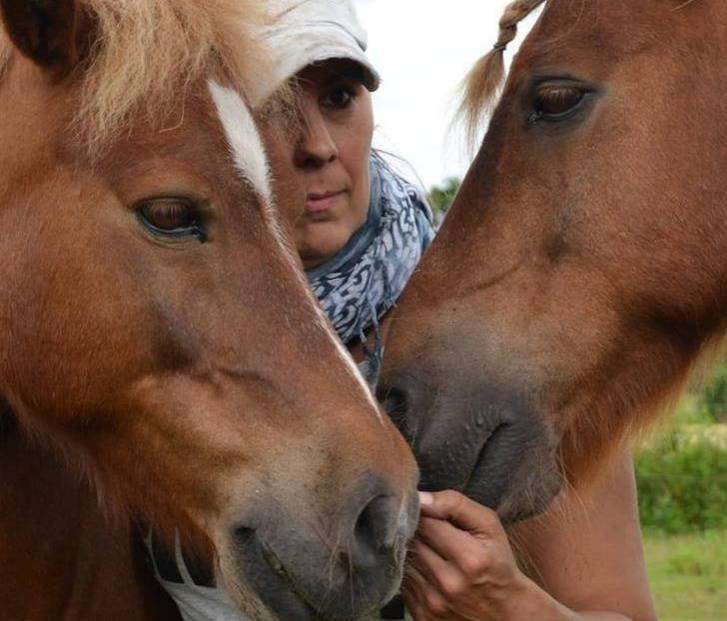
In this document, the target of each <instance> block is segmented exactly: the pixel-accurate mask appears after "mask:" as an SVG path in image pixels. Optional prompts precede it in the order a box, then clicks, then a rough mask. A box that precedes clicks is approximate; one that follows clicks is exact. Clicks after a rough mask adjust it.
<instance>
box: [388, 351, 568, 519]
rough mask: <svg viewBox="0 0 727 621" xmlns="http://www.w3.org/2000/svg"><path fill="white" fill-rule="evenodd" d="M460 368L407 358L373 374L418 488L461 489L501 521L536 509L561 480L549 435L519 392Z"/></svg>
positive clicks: (554, 444) (555, 442)
mask: <svg viewBox="0 0 727 621" xmlns="http://www.w3.org/2000/svg"><path fill="white" fill-rule="evenodd" d="M434 366H435V367H437V366H438V365H434ZM453 368H456V367H453ZM468 375H469V374H468V373H467V372H466V371H463V370H462V369H459V370H457V371H454V370H453V371H452V372H451V373H446V376H445V377H438V376H437V373H436V372H434V371H432V369H431V368H428V369H426V370H425V369H423V368H421V369H419V368H417V364H416V363H414V365H412V366H408V367H406V369H405V370H404V371H393V372H388V373H387V372H386V370H385V372H384V374H383V375H382V377H381V378H380V381H379V387H378V395H379V399H380V400H381V401H382V402H383V403H384V405H385V408H386V410H387V411H388V412H389V415H390V416H391V418H392V420H393V421H394V423H395V424H396V425H397V427H398V428H399V429H400V431H401V432H402V433H403V435H404V436H405V437H406V438H407V440H408V441H409V442H410V444H411V446H412V448H413V450H414V454H415V456H416V458H417V461H418V463H419V467H420V469H421V482H420V488H421V489H423V490H427V491H440V490H445V489H454V490H458V491H461V492H463V493H465V494H466V495H467V496H469V497H471V498H472V499H474V500H475V501H477V502H479V503H480V504H483V505H485V506H487V507H490V508H492V509H494V510H496V511H497V513H498V515H499V516H500V519H501V520H502V521H503V522H505V523H508V522H514V521H518V520H521V519H525V518H526V517H529V516H531V515H534V514H537V513H540V512H542V511H543V510H544V509H545V508H546V507H547V506H548V504H549V502H550V501H551V500H552V498H553V497H554V496H555V495H556V494H557V492H558V491H559V489H560V486H561V479H562V477H561V474H560V468H559V467H558V460H557V447H558V439H557V438H556V434H555V433H554V432H553V430H552V429H551V428H550V426H549V425H548V424H547V423H546V422H545V417H544V416H542V415H541V414H540V413H539V412H538V411H537V410H536V409H535V408H533V407H532V406H531V405H530V404H529V402H528V400H527V399H526V398H525V397H524V394H526V393H525V391H522V390H516V389H511V388H508V387H506V385H505V384H504V383H503V382H502V381H497V380H492V381H487V380H486V379H484V380H483V378H481V377H468Z"/></svg>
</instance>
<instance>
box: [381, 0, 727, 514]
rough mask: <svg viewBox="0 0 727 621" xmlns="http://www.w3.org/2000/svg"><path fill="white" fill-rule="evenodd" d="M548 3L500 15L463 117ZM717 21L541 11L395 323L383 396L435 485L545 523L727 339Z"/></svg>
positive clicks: (486, 97) (699, 13)
mask: <svg viewBox="0 0 727 621" xmlns="http://www.w3.org/2000/svg"><path fill="white" fill-rule="evenodd" d="M541 4H543V2H542V0H525V1H518V2H515V3H513V4H511V5H510V6H509V7H508V9H507V10H506V13H505V15H504V17H503V20H502V22H501V32H500V39H499V40H498V42H497V45H496V46H495V48H494V49H493V50H492V51H491V52H490V53H489V54H488V55H486V56H485V57H484V58H483V59H482V60H481V61H480V62H479V63H478V65H477V66H476V67H475V69H474V70H473V72H472V74H471V75H470V77H469V81H468V85H467V90H466V97H465V102H464V110H465V112H466V113H467V114H468V115H469V118H470V121H471V122H472V123H473V124H476V123H477V122H478V120H479V119H480V117H481V115H482V114H483V112H485V111H486V109H487V105H488V103H489V101H490V99H491V98H492V96H493V95H494V94H495V93H496V91H497V90H498V89H499V87H500V84H501V77H502V73H503V67H502V62H503V61H502V54H503V49H504V47H505V46H506V45H507V43H509V42H510V41H511V40H512V39H513V38H514V36H515V33H516V27H517V23H518V22H519V21H520V20H521V19H523V18H524V17H525V16H527V15H528V14H529V13H530V12H532V11H533V10H534V9H535V8H537V7H538V5H541ZM725 24H727V3H725V2H723V1H722V0H693V1H691V2H685V1H684V0H631V1H626V0H623V1H620V2H613V1H611V0H576V1H574V0H549V1H548V2H547V3H546V4H545V7H544V11H543V13H542V15H541V17H540V19H539V21H538V22H537V24H536V26H535V28H534V29H533V30H532V32H531V33H530V35H529V36H528V38H527V40H526V41H525V42H524V44H523V46H522V48H521V51H520V52H519V54H518V56H517V58H516V60H515V61H514V63H513V66H512V69H511V71H510V74H509V78H508V80H507V82H506V84H505V86H504V90H503V94H502V98H501V100H500V102H499V105H498V106H497V108H496V110H495V111H494V114H493V116H492V118H491V122H490V126H489V130H488V132H487V134H486V136H485V138H484V141H483V143H482V145H481V148H480V151H479V153H478V155H477V157H476V159H475V161H474V163H473V164H472V166H471V168H470V170H469V172H468V174H467V176H466V178H465V180H464V182H463V185H462V187H461V189H460V191H459V195H458V196H457V198H456V199H455V202H454V204H453V206H452V208H451V211H450V212H449V214H448V216H447V218H446V219H445V222H444V224H443V226H442V229H441V231H440V232H439V234H438V236H437V238H436V240H435V242H434V244H433V246H432V248H431V249H430V251H429V253H428V254H427V255H426V256H425V258H424V260H423V262H422V264H421V266H420V268H419V270H418V271H417V273H416V274H415V275H414V277H413V278H412V280H411V282H410V284H409V286H408V288H407V290H406V292H405V294H404V296H403V299H402V301H401V303H400V304H399V306H398V307H397V309H396V311H395V312H394V314H393V316H392V318H391V326H390V333H389V339H388V343H387V354H386V357H385V363H384V368H383V370H382V375H381V377H380V383H379V394H380V395H381V396H382V397H383V398H387V399H388V406H389V408H390V409H391V410H392V411H393V413H394V416H395V417H396V418H397V421H398V423H399V425H400V428H401V429H402V430H403V431H404V433H405V435H406V436H407V437H408V439H409V440H410V441H411V443H412V445H413V447H414V452H415V455H416V456H417V458H418V461H419V465H420V468H421V469H422V477H423V480H424V483H425V486H426V487H430V488H433V489H443V488H455V489H459V490H463V491H464V492H465V493H467V494H469V495H470V496H472V497H474V498H475V499H477V500H478V501H480V502H482V503H484V504H486V505H488V506H490V507H493V508H496V509H497V511H498V513H499V515H500V516H501V518H502V519H504V520H505V521H513V520H515V519H518V518H523V517H525V516H527V515H529V514H532V513H534V512H537V511H541V510H543V509H544V508H545V507H546V506H547V505H548V503H549V502H550V500H551V499H552V498H553V496H554V495H555V494H556V493H557V491H558V490H559V489H560V488H561V486H562V485H563V483H564V482H567V483H572V484H573V485H575V486H578V485H579V484H584V483H585V482H587V481H589V480H592V477H591V476H589V475H592V474H594V473H595V471H596V470H599V466H600V465H602V464H603V463H604V460H605V459H606V458H607V457H608V455H609V454H610V453H611V452H612V450H613V449H614V448H615V447H616V446H617V445H619V442H620V441H621V440H623V439H625V438H626V437H627V436H628V435H629V433H630V432H632V431H634V430H636V429H638V428H640V427H642V426H643V425H644V424H645V423H647V422H648V421H649V420H651V419H653V417H654V416H655V415H656V414H657V413H658V412H660V411H661V410H663V406H664V405H665V401H668V400H669V399H671V398H673V397H674V396H675V393H676V392H678V391H679V390H680V389H681V387H682V386H683V384H684V379H685V377H686V376H687V374H688V372H689V371H690V369H691V368H692V367H693V366H694V365H695V363H697V362H698V361H700V360H701V359H702V358H703V357H704V356H705V355H709V354H710V353H711V352H712V351H713V348H714V346H718V345H719V344H720V341H722V340H723V337H724V334H725V328H726V318H727V213H726V212H725V178H727V148H726V147H725V145H727V68H726V67H727V64H725V58H727V28H725Z"/></svg>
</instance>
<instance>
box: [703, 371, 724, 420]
mask: <svg viewBox="0 0 727 621" xmlns="http://www.w3.org/2000/svg"><path fill="white" fill-rule="evenodd" d="M700 403H701V405H702V407H703V408H704V409H705V410H706V411H707V412H709V414H710V416H711V417H712V420H715V421H717V422H720V423H727V362H722V364H720V365H719V366H718V367H717V371H716V372H715V374H714V377H713V378H712V380H711V381H710V382H709V383H708V384H707V385H706V386H705V387H704V389H703V390H702V393H701V398H700Z"/></svg>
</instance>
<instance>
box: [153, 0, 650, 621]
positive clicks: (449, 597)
mask: <svg viewBox="0 0 727 621" xmlns="http://www.w3.org/2000/svg"><path fill="white" fill-rule="evenodd" d="M274 7H275V10H276V11H277V15H276V21H275V23H274V27H272V28H270V29H269V30H268V31H266V32H265V33H264V37H265V38H267V39H268V42H269V44H270V48H271V49H272V50H273V52H274V53H275V54H276V58H275V59H274V65H275V67H276V69H277V74H276V75H275V76H274V79H273V80H272V82H271V84H273V85H275V84H277V85H280V84H282V83H283V82H286V81H288V80H289V79H293V80H294V82H295V84H294V90H295V92H296V95H297V97H296V99H297V101H298V104H297V111H296V114H295V115H292V116H294V117H295V118H293V119H292V121H291V117H290V116H289V115H286V114H285V113H281V112H280V111H279V110H277V111H276V110H265V111H264V113H263V114H262V115H261V116H262V118H264V119H265V120H264V123H266V124H267V125H268V126H267V127H266V131H265V132H264V133H265V134H266V135H267V136H268V140H267V145H266V146H267V148H268V152H269V157H270V161H271V167H272V170H273V177H274V186H275V194H276V197H277V201H278V207H279V209H280V210H281V211H282V213H283V215H284V216H285V219H286V220H287V222H288V224H289V226H290V230H291V232H292V237H293V239H294V241H295V244H296V247H297V249H298V252H299V254H300V257H301V261H302V263H303V266H304V267H305V269H306V274H307V276H308V279H309V281H310V283H311V285H312V287H313V290H314V292H315V294H316V295H317V297H318V298H319V300H320V301H321V303H322V305H323V308H324V309H325V311H326V312H327V313H328V315H329V317H330V318H331V321H332V323H333V325H334V327H335V329H336V330H337V331H338V334H339V336H340V337H341V339H342V341H343V342H344V343H346V344H347V345H348V346H349V348H351V349H352V350H353V351H354V353H355V355H356V356H357V357H358V358H359V359H363V360H364V362H365V363H366V364H367V370H368V371H369V373H370V374H371V375H374V374H375V372H376V367H377V362H378V353H379V348H378V347H376V346H375V345H376V343H377V341H378V332H379V324H380V322H381V321H382V320H383V319H384V316H385V315H386V312H387V311H388V310H389V309H390V308H391V307H392V306H393V304H394V303H395V302H396V299H397V298H398V296H399V295H400V294H401V292H402V290H403V288H404V285H405V283H406V280H407V279H408V277H409V276H410V275H411V273H412V271H413V269H414V268H415V266H416V264H417V262H418V261H419V259H420V257H421V254H422V252H423V250H424V248H425V247H426V246H427V244H428V243H429V241H430V240H431V238H432V236H433V230H432V226H431V215H430V212H429V210H428V208H427V206H426V204H425V202H424V201H423V199H422V198H421V197H420V196H419V194H418V192H417V191H416V189H415V188H414V187H413V186H411V185H410V184H408V183H407V182H406V181H404V180H402V179H401V178H400V177H399V176H397V175H396V174H394V173H393V172H392V171H391V170H390V169H389V168H388V167H387V166H386V164H385V163H384V162H383V160H382V159H381V158H380V157H378V156H377V155H376V154H375V153H372V150H371V140H372V135H373V127H374V125H373V113H372V105H371V95H370V92H369V91H370V90H375V88H376V87H377V85H378V75H377V74H376V71H375V70H374V68H373V67H372V66H371V64H370V62H369V61H368V59H367V58H366V56H365V54H364V50H365V35H364V33H363V31H362V30H361V28H360V26H359V25H358V22H357V20H356V17H355V14H354V11H353V8H352V6H351V4H350V3H349V2H347V1H343V0H342V1H338V2H336V1H331V0H308V1H307V2H302V3H301V2H300V0H285V1H284V2H276V3H274ZM367 333H368V334H369V335H371V336H370V338H368V339H367V337H366V335H367ZM367 342H368V343H369V346H367ZM313 362H314V361H313ZM615 464H616V465H615V467H614V469H613V471H612V472H611V473H609V476H607V477H604V478H603V479H602V480H601V481H600V483H599V484H597V485H595V486H594V487H593V488H592V489H591V490H589V492H588V493H587V494H586V495H585V496H577V495H575V494H573V493H566V494H564V495H563V496H562V497H561V498H559V499H558V501H557V502H556V503H555V507H554V508H553V509H551V510H550V511H549V512H548V513H547V514H546V515H544V516H541V517H540V518H539V519H537V520H533V521H531V522H529V523H526V524H522V525H520V526H518V527H517V528H513V529H512V531H511V536H512V537H513V539H516V540H517V541H518V544H519V545H518V547H519V554H518V558H519V559H520V560H521V562H522V561H524V560H527V561H528V563H527V574H526V573H525V571H524V570H522V569H520V567H519V566H518V563H517V561H516V555H515V554H514V552H513V549H512V547H511V545H510V542H509V540H508V537H507V536H506V534H505V531H504V530H503V527H502V525H501V524H500V522H499V520H498V518H497V516H496V514H495V513H494V512H492V511H490V510H489V509H487V508H485V507H482V506H480V505H477V504H476V503H474V502H472V501H470V500H468V499H466V498H464V497H463V496H461V495H460V494H457V493H455V492H440V493H435V494H422V496H421V500H422V520H421V523H420V528H419V531H418V534H417V537H416V539H415V541H414V543H413V545H412V553H411V555H410V570H409V572H408V576H407V580H406V581H405V584H404V591H403V596H404V601H405V602H406V604H407V607H408V609H409V611H410V612H411V614H412V616H413V617H414V619H416V620H417V621H426V620H429V619H452V620H461V619H470V620H478V621H479V620H485V619H487V620H490V619H493V620H495V619H496V620H499V621H516V620H521V619H522V620H533V619H535V620H548V619H569V620H572V619H594V620H597V619H603V620H604V621H606V620H616V619H629V618H630V619H639V620H645V619H652V618H655V615H654V612H653V606H652V603H651V598H650V595H649V590H648V583H647V580H646V573H645V569H644V563H643V557H642V552H641V538H640V532H639V525H638V516H637V513H636V497H635V485H634V478H633V468H632V464H631V458H630V456H629V455H628V454H622V455H620V456H619V457H618V459H616V460H615ZM155 551H156V552H157V555H156V559H155V560H156V567H157V569H158V573H159V574H161V576H163V575H164V574H165V572H166V577H167V578H168V577H169V575H172V576H173V577H175V580H174V581H170V580H168V579H167V580H164V579H163V578H161V576H160V578H161V579H162V584H163V585H164V586H165V587H166V588H167V589H168V590H169V592H170V594H171V595H172V597H174V598H175V600H176V601H177V603H178V605H179V607H180V610H181V611H182V614H183V616H184V618H185V619H186V620H190V619H195V620H203V619H209V620H210V621H211V620H213V619H215V620H219V619H228V620H233V619H237V618H238V617H237V616H236V615H235V613H234V612H232V608H231V605H230V604H229V602H228V601H227V599H226V597H225V595H224V593H223V592H221V591H219V590H215V589H213V588H208V587H205V586H204V580H205V578H204V576H202V578H201V580H202V581H203V584H202V585H200V586H195V584H194V583H195V579H193V577H192V575H191V574H194V573H199V572H194V571H188V568H187V566H186V565H187V564H186V563H185V562H184V559H182V558H181V553H179V551H178V554H177V559H176V562H175V561H173V560H171V559H169V558H167V559H164V558H162V557H163V555H162V554H159V550H155ZM176 578H179V580H177V579H176ZM180 580H181V584H180ZM589 611H595V612H589ZM599 611H602V612H599ZM608 611H612V612H608ZM395 612H396V611H394V614H392V613H391V611H390V612H389V613H387V617H385V618H397V616H396V614H395ZM399 618H400V617H399Z"/></svg>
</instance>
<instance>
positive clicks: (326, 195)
mask: <svg viewBox="0 0 727 621" xmlns="http://www.w3.org/2000/svg"><path fill="white" fill-rule="evenodd" d="M344 194H346V190H337V191H335V192H311V193H309V194H308V196H307V197H306V200H305V210H306V211H307V212H308V213H310V214H320V213H323V212H324V211H328V210H329V209H330V208H331V207H333V206H334V205H335V204H336V203H337V202H338V201H339V200H340V198H341V197H342V196H343V195H344Z"/></svg>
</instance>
